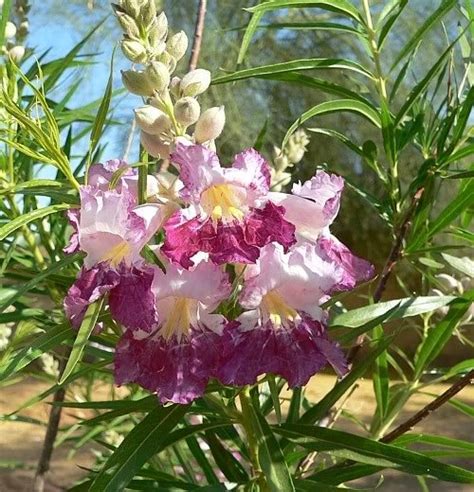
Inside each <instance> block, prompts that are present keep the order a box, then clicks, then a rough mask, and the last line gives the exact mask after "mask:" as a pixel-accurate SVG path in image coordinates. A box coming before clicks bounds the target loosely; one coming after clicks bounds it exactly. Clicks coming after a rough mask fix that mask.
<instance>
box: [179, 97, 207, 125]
mask: <svg viewBox="0 0 474 492" xmlns="http://www.w3.org/2000/svg"><path fill="white" fill-rule="evenodd" d="M200 114H201V107H200V106H199V103H198V102H197V101H196V99H194V98H193V97H182V98H181V99H179V100H178V101H177V102H176V104H175V105H174V115H175V118H176V121H177V122H178V123H180V124H181V125H183V126H189V125H192V124H194V123H196V121H197V120H198V119H199V115H200Z"/></svg>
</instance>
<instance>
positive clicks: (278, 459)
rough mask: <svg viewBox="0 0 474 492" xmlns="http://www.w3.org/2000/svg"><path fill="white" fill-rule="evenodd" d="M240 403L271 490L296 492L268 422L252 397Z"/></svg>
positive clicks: (247, 397)
mask: <svg viewBox="0 0 474 492" xmlns="http://www.w3.org/2000/svg"><path fill="white" fill-rule="evenodd" d="M242 391H246V389H245V388H244V389H243V390H242ZM240 401H241V404H242V414H243V418H244V419H247V420H248V422H247V425H245V428H246V430H247V433H248V432H250V429H249V428H248V427H250V428H251V429H252V431H253V438H254V439H255V440H256V444H257V448H258V460H259V463H260V466H261V467H262V471H263V474H264V476H265V480H266V483H267V485H268V488H269V490H270V491H272V492H281V491H282V490H285V491H288V492H291V491H294V490H295V488H294V485H293V481H292V479H291V475H290V472H289V470H288V466H287V464H286V462H285V458H284V456H283V453H282V450H281V448H280V445H279V444H278V441H277V440H276V437H275V436H274V434H273V432H272V429H271V428H270V426H269V425H268V422H267V421H266V419H265V417H264V416H263V415H262V414H261V412H260V409H259V408H258V407H257V406H256V405H255V404H254V402H253V400H252V399H251V398H250V396H245V397H243V398H241V400H240ZM247 426H248V427H247Z"/></svg>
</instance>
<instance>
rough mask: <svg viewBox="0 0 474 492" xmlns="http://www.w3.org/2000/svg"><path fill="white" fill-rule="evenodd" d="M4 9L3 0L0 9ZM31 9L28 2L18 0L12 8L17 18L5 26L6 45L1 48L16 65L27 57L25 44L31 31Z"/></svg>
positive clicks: (0, 1) (0, 0) (0, 2)
mask: <svg viewBox="0 0 474 492" xmlns="http://www.w3.org/2000/svg"><path fill="white" fill-rule="evenodd" d="M2 7H3V0H0V9H1V8H2ZM30 8H31V6H30V4H29V2H28V0H17V1H16V2H15V5H14V6H13V8H12V15H13V17H15V18H12V19H11V20H8V21H7V22H6V24H5V44H4V45H3V46H1V51H2V53H3V54H4V55H6V56H7V57H9V58H11V59H12V60H13V61H14V62H16V63H19V62H20V61H21V60H22V58H23V57H24V56H25V51H26V50H25V46H24V43H25V38H26V36H27V34H28V29H29V24H28V18H27V15H28V12H29V11H30Z"/></svg>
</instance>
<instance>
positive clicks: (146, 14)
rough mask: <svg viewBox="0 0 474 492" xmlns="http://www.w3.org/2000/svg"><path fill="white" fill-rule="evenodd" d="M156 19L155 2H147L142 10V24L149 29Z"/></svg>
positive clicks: (153, 0)
mask: <svg viewBox="0 0 474 492" xmlns="http://www.w3.org/2000/svg"><path fill="white" fill-rule="evenodd" d="M155 18H156V4H155V0H146V1H145V2H143V5H142V6H141V8H140V22H141V23H142V25H143V26H144V27H145V29H147V28H149V27H150V25H151V24H152V23H153V21H154V20H155Z"/></svg>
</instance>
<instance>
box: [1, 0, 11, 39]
mask: <svg viewBox="0 0 474 492" xmlns="http://www.w3.org/2000/svg"><path fill="white" fill-rule="evenodd" d="M11 8H12V0H5V1H4V2H3V5H2V18H1V19H0V46H3V45H4V41H5V28H6V25H7V22H8V19H9V18H10V10H11Z"/></svg>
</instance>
